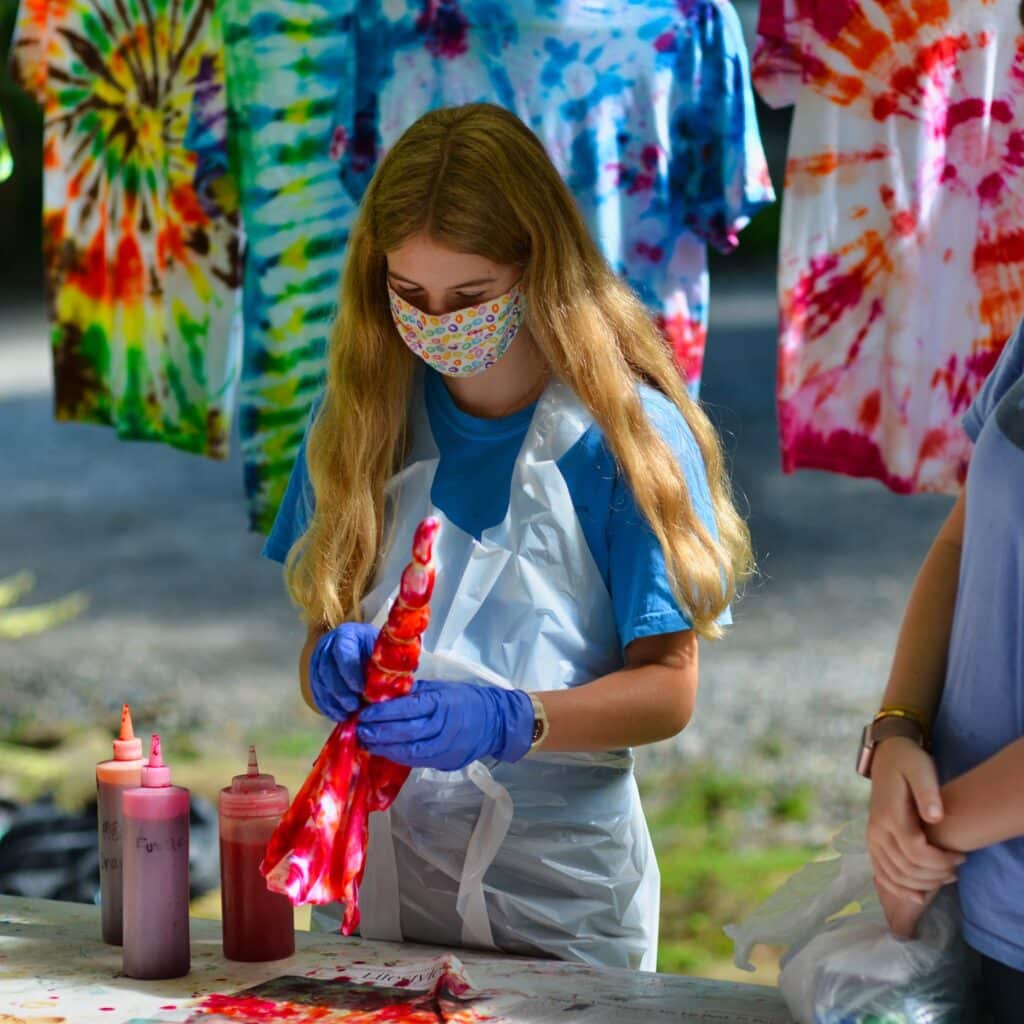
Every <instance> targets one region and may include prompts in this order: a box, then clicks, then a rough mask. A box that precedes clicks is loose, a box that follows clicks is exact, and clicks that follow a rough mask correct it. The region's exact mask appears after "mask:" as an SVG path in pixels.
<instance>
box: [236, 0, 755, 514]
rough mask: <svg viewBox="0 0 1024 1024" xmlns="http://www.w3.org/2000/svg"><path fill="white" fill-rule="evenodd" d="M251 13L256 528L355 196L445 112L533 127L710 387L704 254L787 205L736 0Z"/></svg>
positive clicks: (267, 506)
mask: <svg viewBox="0 0 1024 1024" xmlns="http://www.w3.org/2000/svg"><path fill="white" fill-rule="evenodd" d="M248 2H249V0H228V3H227V8H229V10H230V13H228V14H226V15H225V17H226V19H227V21H228V25H227V27H226V32H227V35H228V40H229V54H230V57H229V60H230V67H231V72H230V74H229V86H230V88H231V91H232V93H233V94H234V93H235V92H236V89H235V82H236V80H239V81H241V80H244V82H245V93H246V94H245V95H244V96H241V95H239V96H238V97H237V103H236V97H235V96H234V95H233V98H232V108H233V109H237V111H238V119H239V121H240V123H243V124H244V125H245V133H243V138H244V139H245V142H244V144H243V146H242V150H243V160H242V168H243V170H242V191H243V197H244V198H243V209H244V217H245V226H246V233H247V236H248V239H249V244H250V250H249V262H248V265H247V273H246V296H245V310H246V316H245V320H246V332H247V338H246V363H245V367H244V371H243V383H242V409H241V429H242V444H243V448H244V455H245V462H246V481H247V490H248V494H249V498H250V505H251V512H252V520H253V524H254V525H255V526H257V527H260V528H264V529H266V528H269V526H270V524H271V522H272V520H273V516H274V512H275V511H276V509H277V505H278V503H279V502H280V499H281V496H282V495H283V492H284V488H285V485H286V483H287V480H288V474H289V471H290V469H291V465H292V462H293V461H294V456H295V452H296V450H297V447H298V444H299V441H300V440H301V437H302V433H303V429H304V427H305V423H306V419H307V416H308V411H309V407H310V404H311V403H312V400H313V398H314V396H315V395H316V394H317V393H318V391H319V389H320V386H321V383H320V373H321V370H322V365H323V364H322V353H323V350H324V345H325V337H326V333H327V330H328V327H329V321H330V317H331V313H332V310H333V307H334V303H335V288H336V284H337V279H338V273H339V270H340V266H341V261H342V256H343V248H344V245H345V243H346V240H347V234H348V230H349V227H350V224H351V219H352V214H353V211H354V204H355V203H356V202H357V201H358V199H359V198H360V197H361V196H362V193H363V190H364V189H365V187H366V185H367V183H368V181H369V179H370V177H371V176H372V174H373V171H374V170H375V168H376V166H377V162H378V160H379V159H380V157H381V155H382V154H383V152H384V151H385V150H386V149H387V147H388V146H389V145H391V144H392V143H393V142H394V141H395V140H396V139H397V138H398V136H399V135H400V134H401V133H402V132H403V131H404V130H405V129H406V128H407V127H408V126H409V125H410V124H411V123H412V122H413V121H414V120H416V118H418V117H419V116H420V115H422V114H423V113H425V112H426V111H428V110H430V109H433V108H436V107H440V106H447V105H455V104H461V103H467V102H472V101H487V102H492V103H498V104H501V105H502V106H505V107H507V108H508V109H510V110H512V111H514V112H515V113H516V114H518V115H519V116H520V117H521V118H522V119H523V120H524V121H525V122H526V123H527V124H529V125H530V127H531V128H532V129H533V130H534V131H535V132H536V133H537V134H538V135H539V137H540V138H541V140H542V141H543V142H544V144H545V146H546V147H547V150H548V152H549V154H550V155H551V156H552V158H553V159H554V161H555V164H556V165H557V167H558V169H559V170H560V172H561V173H562V174H563V176H564V177H565V180H566V181H567V183H568V185H569V187H570V188H571V189H572V191H573V193H574V195H575V197H576V199H577V201H578V202H579V204H580V206H581V208H582V210H583V212H584V214H585V216H586V218H587V220H588V223H589V225H590V228H591V231H592V233H593V235H594V237H595V238H596V239H597V241H598V242H599V244H600V245H601V247H602V249H603V251H604V253H605V255H606V256H607V258H608V259H609V261H610V262H611V264H612V266H613V267H614V268H615V269H616V270H617V271H618V272H619V273H620V274H621V275H622V276H623V277H624V278H625V279H626V280H627V281H628V282H629V284H630V285H631V286H632V287H633V288H634V289H636V291H637V292H638V293H639V294H640V296H641V297H642V299H643V300H644V301H645V302H646V303H647V305H648V306H649V308H651V309H652V310H653V311H654V312H655V314H656V315H657V316H658V317H660V318H661V319H662V322H663V325H664V329H665V331H666V334H667V335H668V337H669V338H670V339H671V341H672V344H673V345H674V347H675V350H676V353H677V355H678V358H679V361H680V364H681V367H682V369H683V372H684V373H685V375H686V377H687V379H688V381H689V382H690V384H691V387H692V388H693V390H694V391H696V389H697V386H698V383H699V379H700V369H701V362H702V358H703V353H704V341H705V334H706V328H707V303H708V278H707V266H706V243H707V242H711V243H712V244H714V245H716V246H718V247H719V248H721V249H723V250H728V249H730V248H732V247H733V246H735V245H736V244H737V232H738V231H739V230H740V229H741V228H742V227H743V225H744V224H746V222H747V221H748V220H749V218H750V216H751V215H752V214H753V213H754V212H756V211H757V210H758V209H760V208H761V207H762V206H763V205H764V204H766V203H768V202H770V201H771V200H772V198H773V194H772V190H771V184H770V181H769V179H768V173H767V168H766V164H765V160H764V155H763V152H762V149H761V143H760V137H759V135H758V130H757V123H756V119H755V115H754V110H753V94H752V91H751V87H750V77H749V70H748V65H747V55H746V50H745V47H744V42H743V36H742V32H741V27H740V24H739V21H738V18H737V16H736V14H735V11H734V10H733V9H732V7H731V5H730V4H729V3H727V2H726V0H591V2H588V3H587V4H581V3H579V2H578V0H564V2H563V0H507V2H504V3H495V2H494V0H458V2H455V0H441V2H437V0H388V2H386V3H385V2H382V0H381V2H371V0H360V2H359V3H358V4H357V3H355V0H338V2H336V3H334V4H333V5H332V4H330V3H329V2H328V0H324V2H323V5H321V4H317V3H303V2H300V0H274V3H273V4H272V5H271V6H270V7H269V8H261V9H260V13H259V14H258V15H256V16H254V15H252V14H251V13H249V12H248V11H247V10H246V9H245V5H246V4H247V3H248ZM246 68H248V69H249V70H248V71H246V72H245V74H244V75H243V70H244V69H246ZM236 69H238V71H237V72H236ZM253 69H255V70H253ZM239 92H241V90H239Z"/></svg>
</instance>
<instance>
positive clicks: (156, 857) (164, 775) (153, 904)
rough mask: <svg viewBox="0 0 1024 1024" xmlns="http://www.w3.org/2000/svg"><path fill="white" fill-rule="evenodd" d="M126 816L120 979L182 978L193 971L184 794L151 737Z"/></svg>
mask: <svg viewBox="0 0 1024 1024" xmlns="http://www.w3.org/2000/svg"><path fill="white" fill-rule="evenodd" d="M121 803H122V810H123V814H124V951H123V952H124V961H123V962H124V973H125V974H126V975H127V976H128V977H129V978H180V977H181V976H182V975H183V974H188V972H189V968H190V967H191V965H192V961H191V949H190V948H189V933H188V817H189V815H188V811H189V796H188V790H187V789H184V788H182V787H181V786H172V785H171V770H170V768H168V767H167V765H165V764H164V761H163V757H162V756H161V754H160V737H159V736H158V735H157V734H155V733H154V734H153V739H152V744H151V747H150V754H149V761H148V762H147V763H146V764H145V765H144V766H143V768H142V785H141V786H139V787H138V788H137V789H126V790H125V791H124V793H123V795H122V799H121Z"/></svg>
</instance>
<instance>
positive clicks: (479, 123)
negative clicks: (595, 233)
mask: <svg viewBox="0 0 1024 1024" xmlns="http://www.w3.org/2000/svg"><path fill="white" fill-rule="evenodd" d="M417 235H427V236H428V237H430V238H431V239H433V240H434V241H435V242H437V243H439V244H441V245H444V246H446V247H447V248H450V249H453V250H456V251H459V252H467V253H473V254H477V255H481V256H484V257H486V258H487V259H490V260H492V261H493V262H495V263H498V264H504V265H509V264H518V265H521V266H522V267H523V284H524V288H525V296H526V323H527V325H528V327H529V330H530V333H531V334H532V336H533V338H534V340H535V341H536V344H537V346H538V348H539V350H540V351H541V353H542V354H543V355H544V357H545V358H546V359H547V361H548V363H549V365H550V367H551V369H552V371H553V373H554V374H555V375H556V376H557V377H558V378H560V379H561V380H562V381H564V382H565V383H566V384H568V386H569V387H571V388H572V390H573V391H574V392H575V393H576V394H577V395H578V396H579V398H580V400H581V401H582V402H583V403H584V405H586V407H587V409H588V410H589V411H590V413H591V415H592V416H593V418H594V421H595V422H596V423H597V425H598V426H599V427H600V428H601V430H602V431H603V432H604V436H605V438H606V440H607V443H608V444H609V446H610V448H611V450H612V452H613V453H614V455H615V458H616V460H617V462H618V466H619V468H620V471H621V472H622V473H624V474H625V478H626V481H627V482H628V484H629V486H630V488H631V489H632V491H633V494H634V495H635V497H636V502H637V505H638V506H639V508H640V510H641V511H642V512H643V514H644V516H645V517H646V519H647V521H648V522H649V523H650V525H651V528H652V529H653V531H654V533H655V535H656V536H657V538H658V541H659V543H660V544H661V548H662V551H663V552H664V555H665V562H666V565H667V568H668V572H669V577H670V581H671V585H672V589H673V591H674V593H675V595H676V598H677V600H678V601H679V603H680V605H681V606H682V607H683V608H685V609H686V611H687V613H688V615H689V617H690V619H691V621H692V622H693V625H694V628H695V629H696V631H697V632H698V633H699V634H700V635H701V636H704V637H716V636H718V635H719V634H720V633H721V629H720V627H719V626H718V625H717V624H716V621H715V620H716V618H717V617H718V616H719V615H720V614H721V612H722V611H723V610H724V608H725V606H726V605H727V604H728V603H729V601H730V600H731V599H732V598H733V596H734V594H735V590H736V586H737V583H738V582H739V581H740V580H741V579H742V578H743V577H744V576H746V575H747V574H748V572H749V571H750V570H751V567H752V557H751V549H750V537H749V533H748V531H747V527H746V524H745V523H744V522H743V520H742V519H741V517H740V516H739V515H738V514H737V512H736V509H735V508H734V506H733V502H732V499H731V496H730V491H729V484H728V480H727V477H726V474H725V470H724V464H723V457H722V451H721V447H720V445H719V442H718V437H717V435H716V433H715V431H714V428H713V427H712V426H711V423H710V422H709V420H708V418H707V416H706V415H705V414H704V412H703V410H702V409H701V408H700V406H698V405H697V403H696V402H694V400H693V399H692V398H691V397H690V395H689V394H688V392H687V390H686V388H685V386H684V385H683V382H682V380H681V378H680V374H679V370H678V369H677V367H676V365H675V363H674V361H673V358H672V355H671V353H670V351H669V348H668V346H667V345H666V343H665V340H664V338H663V337H662V335H661V334H660V332H659V331H658V329H657V328H656V326H655V325H654V323H653V321H652V319H651V317H650V316H649V314H648V313H647V311H646V310H645V309H644V307H643V306H642V305H641V303H640V302H639V300H638V299H637V298H636V296H635V295H634V294H633V293H632V291H630V290H629V289H628V288H627V287H626V286H625V285H624V284H622V282H621V281H619V279H618V278H617V277H616V276H615V274H613V273H612V271H611V270H610V268H609V267H608V265H607V263H606V262H605V260H604V259H603V257H602V256H601V253H600V252H599V250H598V249H597V247H596V246H595V244H594V242H593V240H592V239H591V237H590V235H589V233H588V231H587V228H586V225H585V223H584V221H583V219H582V217H581V215H580V213H579V210H578V209H577V207H576V204H575V202H574V201H573V198H572V196H571V194H570V193H569V191H568V189H567V188H566V186H565V184H564V183H563V181H562V179H561V177H560V176H559V174H558V172H557V171H556V170H555V168H554V166H553V165H552V163H551V161H550V159H549V158H548V156H547V154H546V152H545V151H544V148H543V146H542V145H541V143H540V142H539V140H538V139H537V138H536V136H534V135H533V133H532V132H530V130H529V129H528V128H527V127H526V126H525V125H524V124H523V123H522V122H521V121H519V120H518V119H517V118H516V117H515V116H513V115H512V114H510V113H508V112H507V111H505V110H503V109H502V108H500V107H497V106H493V105H490V104H470V105H467V106H463V107H458V108H450V109H444V110H437V111H434V112H432V113H429V114H426V115H425V116H424V117H422V118H420V120H418V121H417V122H416V123H415V124H414V125H413V126H412V127H411V128H409V129H408V131H406V132H405V133H404V134H403V135H402V137H401V138H400V139H399V140H398V141H397V142H396V143H395V145H394V147H393V148H392V149H391V151H390V152H389V153H388V154H387V156H386V157H385V158H384V160H383V161H382V162H381V164H380V167H379V168H378V169H377V173H376V174H375V175H374V177H373V180H372V181H371V183H370V185H369V187H368V189H367V191H366V194H365V196H364V198H363V201H362V205H361V207H360V210H359V214H358V217H357V219H356V222H355V225H354V227H353V230H352V234H351V237H350V239H349V245H348V255H347V259H346V263H345V270H344V273H343V275H342V282H341V294H340V303H339V314H338V317H337V320H336V322H335V324H334V327H333V330H332V334H331V339H330V347H329V355H328V370H327V387H326V394H325V396H324V400H323V402H322V404H321V406H320V409H319V412H318V414H317V415H316V417H315V419H314V421H313V424H312V426H311V428H310V432H309V436H308V440H307V460H308V469H309V477H310V482H311V484H312V487H313V492H314V496H315V507H314V512H313V516H312V519H311V521H310V523H309V526H308V528H307V530H306V532H305V534H304V535H303V536H302V537H301V538H300V539H299V540H298V541H297V542H296V543H295V545H294V546H293V548H292V550H291V552H290V553H289V557H288V562H287V567H286V578H287V582H288V588H289V590H290V592H291V595H292V598H293V599H294V600H295V602H296V603H297V604H298V605H300V606H301V608H302V609H303V610H304V612H305V616H306V619H307V622H308V623H309V624H311V625H323V626H327V627H331V626H334V625H337V624H338V623H340V622H343V621H345V620H353V619H359V617H360V603H361V600H362V598H363V595H364V594H365V593H366V591H367V590H368V589H369V587H370V585H371V583H372V580H373V576H374V572H375V570H376V567H377V564H378V560H379V557H380V555H381V553H382V552H381V548H382V544H383V543H384V540H385V538H384V511H385V510H384V501H385V499H384V485H385V482H386V481H387V480H388V478H389V477H390V476H392V475H393V474H394V473H395V472H397V471H398V470H399V469H400V468H401V466H402V464H403V462H404V459H405V458H406V452H407V440H408V439H407V437H406V417H407V410H408V406H409V401H410V392H411V388H412V382H413V379H414V368H415V366H416V362H417V357H416V356H415V355H413V354H412V352H410V350H409V349H408V348H407V347H406V345H405V344H404V343H403V342H402V340H401V338H400V337H399V335H398V332H397V331H396V329H395V326H394V323H393V321H392V318H391V312H390V308H389V305H388V296H387V284H386V274H387V262H386V255H385V254H386V253H388V252H390V251H392V250H394V249H397V248H399V247H400V246H401V245H402V244H403V243H405V242H406V241H408V240H409V239H410V238H412V237H414V236H417ZM640 381H643V382H646V383H647V384H649V385H651V386H653V387H654V388H656V389H657V390H658V391H660V392H661V393H662V394H664V395H665V396H667V397H668V399H669V400H670V401H671V402H672V403H673V404H674V405H676V406H677V407H678V408H679V410H680V411H681V412H682V414H683V416H684V417H685V418H686V422H687V424H688V425H689V427H690V430H691V431H692V433H693V436H694V437H695V438H696V441H697V444H698V445H699V446H700V451H701V454H702V455H703V458H704V464H705V466H706V468H707V476H708V482H709V484H710V491H711V499H712V503H713V506H714V514H715V522H716V525H717V532H718V536H717V538H716V537H715V536H713V535H712V534H711V533H710V532H709V531H708V530H707V529H706V528H705V527H704V525H703V523H702V522H701V520H700V519H699V518H698V517H697V516H696V515H695V513H694V510H693V505H692V503H691V501H690V497H689V494H688V491H687V486H686V482H685V479H684V477H683V474H682V473H681V471H680V468H679V464H678V463H677V461H676V459H675V458H674V456H673V454H672V452H671V451H670V450H669V448H668V447H667V446H666V444H665V443H664V442H663V441H662V439H661V437H660V436H659V434H658V433H657V432H656V431H655V430H654V429H653V428H652V426H651V424H650V423H649V421H648V419H647V416H646V415H645V413H644V410H643V407H642V405H641V401H640V397H639V395H638V394H637V383H638V382H640Z"/></svg>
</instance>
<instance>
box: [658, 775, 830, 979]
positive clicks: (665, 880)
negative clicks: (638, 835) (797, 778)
mask: <svg viewBox="0 0 1024 1024" xmlns="http://www.w3.org/2000/svg"><path fill="white" fill-rule="evenodd" d="M644 795H645V803H646V805H647V806H648V807H649V808H650V811H649V820H650V824H651V832H652V835H653V838H654V846H655V850H656V851H657V854H658V862H659V865H660V867H661V886H662V895H661V939H660V952H659V957H658V969H659V970H662V971H674V972H680V973H684V974H694V975H708V976H714V977H732V978H737V979H740V980H744V981H752V982H768V983H771V982H774V980H775V979H774V974H771V976H769V975H765V976H759V975H750V974H746V973H744V972H741V971H739V970H737V969H736V968H734V967H733V966H732V963H731V961H732V940H731V939H729V938H728V936H726V935H725V933H724V932H723V931H722V928H723V926H724V925H726V924H728V923H730V922H735V921H740V920H742V919H743V918H745V917H746V916H747V915H748V914H749V913H750V912H751V911H752V910H753V909H754V907H756V906H757V905H758V904H759V903H760V902H761V901H762V900H764V899H765V898H766V897H767V896H769V895H770V894H771V893H772V892H774V891H775V889H777V888H778V887H779V886H780V885H781V884H782V882H783V881H785V879H786V878H787V877H788V876H789V875H791V874H792V873H793V872H794V871H796V870H798V869H799V868H800V867H802V866H803V865H804V864H805V863H806V862H807V861H809V860H813V859H814V858H815V857H816V856H818V855H819V854H820V853H821V850H820V849H818V848H815V847H812V846H807V845H793V844H786V843H783V842H779V841H777V840H775V839H773V832H774V831H777V829H778V826H780V825H782V824H785V823H786V822H791V821H808V820H810V819H811V818H812V817H813V816H814V812H815V805H814V792H813V790H812V789H811V788H810V787H809V786H806V785H793V786H775V785H771V784H768V783H762V782H758V781H754V780H752V779H751V778H749V777H745V776H744V777H740V776H734V775H726V774H722V773H719V772H716V771H715V770H713V769H711V768H709V767H706V766H698V767H694V768H693V769H691V770H689V771H687V772H684V773H680V774H676V775H673V776H672V777H670V778H664V779H660V780H657V781H651V782H649V783H648V784H647V785H645V787H644ZM766 966H767V967H768V969H769V972H770V973H771V972H772V971H773V968H774V964H773V962H772V961H771V959H769V961H768V962H767V964H766Z"/></svg>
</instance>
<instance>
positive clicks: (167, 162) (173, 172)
mask: <svg viewBox="0 0 1024 1024" xmlns="http://www.w3.org/2000/svg"><path fill="white" fill-rule="evenodd" d="M11 61H12V64H11V66H12V72H13V74H14V77H15V80H16V81H18V82H19V83H20V84H21V85H22V86H23V87H24V88H25V89H27V90H28V91H29V92H30V93H32V94H33V95H34V96H35V97H36V98H37V99H38V101H39V103H40V104H41V105H42V107H43V112H44V135H43V146H44V151H43V166H44V193H43V219H44V225H43V227H44V258H45V264H46V273H47V279H48V281H47V283H48V286H49V287H48V291H49V295H50V301H51V320H52V335H51V340H52V345H53V356H54V378H55V405H56V415H57V417H58V418H59V419H64V420H83V421H88V422H93V423H104V424H110V425H112V426H114V427H115V428H116V429H117V432H118V434H119V435H120V436H121V437H124V438H131V439H135V438H138V439H145V440H156V441H165V442H167V443H169V444H173V445H175V446H177V447H179V448H184V449H186V450H188V451H194V452H201V453H205V454H207V455H211V456H215V457H223V456H224V455H225V454H226V452H227V445H228V428H229V424H230V420H231V410H232V406H233V402H234V389H235V384H236V381H237V376H238V362H239V358H240V355H241V351H240V343H241V336H240V331H239V330H238V328H239V327H240V322H239V320H238V318H237V316H236V306H237V292H238V286H239V284H240V283H241V251H240V236H239V230H238V212H237V204H238V200H237V189H236V187H235V185H234V182H233V180H232V178H231V176H230V174H229V173H228V162H227V146H226V119H225V112H226V104H225V99H224V72H223V44H222V41H221V37H220V31H219V26H218V22H217V20H216V19H215V18H214V17H213V3H212V0H131V2H130V3H127V4H126V3H120V2H118V0H22V3H21V7H20V9H19V12H18V20H17V23H16V26H15V34H14V39H13V41H12V45H11Z"/></svg>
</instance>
